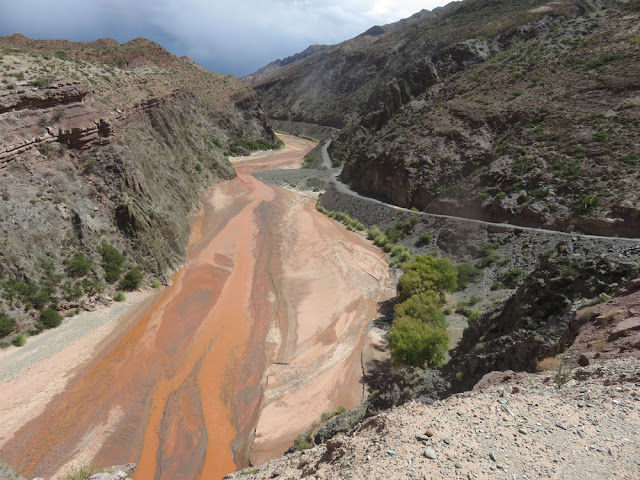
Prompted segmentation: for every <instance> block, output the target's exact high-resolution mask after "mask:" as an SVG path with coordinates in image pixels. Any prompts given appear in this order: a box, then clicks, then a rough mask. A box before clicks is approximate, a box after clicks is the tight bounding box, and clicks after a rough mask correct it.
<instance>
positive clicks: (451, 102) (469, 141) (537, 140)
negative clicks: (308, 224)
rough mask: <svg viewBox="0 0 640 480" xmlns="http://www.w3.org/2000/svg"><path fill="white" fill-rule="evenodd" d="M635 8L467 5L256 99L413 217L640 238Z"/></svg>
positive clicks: (380, 35) (357, 181)
mask: <svg viewBox="0 0 640 480" xmlns="http://www.w3.org/2000/svg"><path fill="white" fill-rule="evenodd" d="M639 10H640V6H639V4H638V2H637V1H635V0H634V1H630V2H618V1H582V0H563V1H561V2H553V3H548V2H544V1H539V2H538V1H536V2H530V1H527V2H524V1H516V2H506V1H497V2H481V1H477V0H466V1H464V2H458V3H456V4H452V5H449V6H448V7H447V8H445V9H444V10H442V11H438V12H436V14H435V15H429V16H423V17H422V18H420V19H418V20H416V21H414V22H412V23H410V24H408V25H403V26H400V27H399V28H396V29H393V30H390V31H388V32H385V31H380V32H378V31H376V32H373V33H376V34H375V35H373V33H372V32H369V33H370V34H366V33H365V34H363V35H361V36H359V37H356V38H354V39H352V40H349V41H347V42H344V43H342V44H340V45H337V46H334V47H332V48H330V49H326V50H324V51H322V52H320V53H317V54H315V55H312V56H311V57H309V58H306V59H304V60H302V61H300V62H296V63H294V64H292V65H289V66H288V67H286V68H282V69H280V70H279V71H277V72H274V73H272V74H268V75H263V76H262V77H260V78H259V79H254V83H253V86H254V88H255V89H256V91H257V93H258V96H259V98H260V100H261V101H262V102H263V103H264V105H265V108H266V109H267V111H268V112H269V114H270V115H271V116H272V117H274V118H278V119H285V118H286V119H291V120H296V121H305V122H312V123H320V124H324V125H331V126H337V127H343V129H342V132H341V133H340V135H339V136H338V138H337V140H336V141H335V142H333V143H332V145H331V149H330V152H331V154H332V157H335V158H337V159H338V160H341V161H343V162H344V163H345V169H344V171H343V179H344V180H345V181H346V182H348V183H349V184H350V185H351V186H352V187H353V188H354V189H356V190H358V191H360V192H363V193H367V194H370V195H375V196H378V197H384V198H385V199H387V200H389V201H391V202H393V203H396V204H398V205H401V206H405V207H416V208H419V209H423V210H426V211H430V212H434V213H444V214H453V215H459V216H465V217H473V218H481V219H486V220H492V221H509V222H513V223H517V224H520V225H527V226H541V227H544V228H551V229H561V230H575V231H581V232H585V233H594V234H603V235H621V236H637V235H640V227H639V225H640V223H639V222H638V221H637V219H638V218H640V217H639V215H640V207H638V205H639V204H640V199H639V198H638V195H637V192H636V189H635V188H634V187H633V185H635V184H637V182H638V173H639V170H638V167H639V165H640V145H639V144H638V140H637V135H636V134H635V133H634V132H635V131H636V130H637V128H638V122H640V106H639V105H640V103H639V100H638V95H637V92H638V88H639V87H640V86H639V85H638V80H637V79H638V78H640V71H639V70H638V68H639V65H640V62H639V61H638V60H640V50H639V46H638V39H637V36H638V31H637V23H638V18H639V17H638V11H639Z"/></svg>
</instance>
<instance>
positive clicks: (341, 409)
mask: <svg viewBox="0 0 640 480" xmlns="http://www.w3.org/2000/svg"><path fill="white" fill-rule="evenodd" d="M346 411H347V409H346V408H344V407H338V408H336V409H335V410H333V411H331V412H323V413H322V415H320V421H322V422H326V421H327V420H330V419H332V418H333V417H335V416H336V415H340V414H341V413H344V412H346Z"/></svg>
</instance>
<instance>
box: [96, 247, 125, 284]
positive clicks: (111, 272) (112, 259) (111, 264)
mask: <svg viewBox="0 0 640 480" xmlns="http://www.w3.org/2000/svg"><path fill="white" fill-rule="evenodd" d="M98 253H99V254H100V255H102V268H103V269H104V279H105V281H106V282H107V283H115V282H116V281H117V280H118V279H119V278H120V276H121V275H122V265H123V264H124V255H122V254H121V253H120V251H118V249H116V248H115V247H112V246H111V245H109V244H108V243H103V244H102V245H101V246H100V247H98Z"/></svg>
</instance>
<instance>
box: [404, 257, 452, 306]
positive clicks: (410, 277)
mask: <svg viewBox="0 0 640 480" xmlns="http://www.w3.org/2000/svg"><path fill="white" fill-rule="evenodd" d="M402 270H403V271H404V274H403V275H402V277H401V278H400V281H399V282H398V286H397V292H398V300H399V301H400V302H404V301H405V300H406V299H408V298H409V297H410V296H411V295H415V294H416V293H421V292H427V291H429V290H434V291H435V292H436V293H437V294H438V295H439V296H440V297H441V298H442V297H443V296H444V293H445V292H453V291H455V290H456V289H457V288H458V270H457V269H456V267H455V266H454V265H453V264H452V263H451V261H450V260H449V259H448V258H438V259H435V258H433V257H432V256H431V255H418V256H416V257H414V259H413V260H411V261H410V262H409V263H407V264H406V265H405V266H404V267H402Z"/></svg>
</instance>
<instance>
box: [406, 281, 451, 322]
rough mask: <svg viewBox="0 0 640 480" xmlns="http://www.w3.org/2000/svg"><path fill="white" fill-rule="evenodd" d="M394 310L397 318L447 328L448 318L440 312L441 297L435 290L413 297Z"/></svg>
mask: <svg viewBox="0 0 640 480" xmlns="http://www.w3.org/2000/svg"><path fill="white" fill-rule="evenodd" d="M394 310H395V316H396V318H399V317H411V318H413V319H415V320H420V321H421V322H422V323H427V324H429V325H436V326H439V327H443V328H444V327H445V326H446V317H445V315H444V313H442V312H441V311H440V297H438V294H437V293H436V292H434V291H433V290H430V291H428V292H422V293H417V294H415V295H412V296H411V297H409V298H408V299H407V300H405V301H404V302H402V303H399V304H397V305H396V306H395V308H394Z"/></svg>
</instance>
